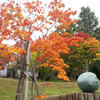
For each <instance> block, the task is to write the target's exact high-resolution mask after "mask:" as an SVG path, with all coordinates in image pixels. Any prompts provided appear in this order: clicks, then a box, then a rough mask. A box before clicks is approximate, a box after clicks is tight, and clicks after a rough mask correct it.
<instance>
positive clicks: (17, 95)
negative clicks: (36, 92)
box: [15, 56, 25, 100]
mask: <svg viewBox="0 0 100 100" xmlns="http://www.w3.org/2000/svg"><path fill="white" fill-rule="evenodd" d="M21 61H22V66H21V70H20V77H19V80H18V86H17V91H16V97H15V100H21V97H20V95H21V94H20V93H22V91H23V89H22V88H23V87H22V86H24V79H25V74H24V67H25V56H22V57H21ZM22 98H23V97H22ZM22 100H24V99H22Z"/></svg>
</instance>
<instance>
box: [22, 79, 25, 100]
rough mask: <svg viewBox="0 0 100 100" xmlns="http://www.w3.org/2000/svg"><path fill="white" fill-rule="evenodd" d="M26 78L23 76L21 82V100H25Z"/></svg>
mask: <svg viewBox="0 0 100 100" xmlns="http://www.w3.org/2000/svg"><path fill="white" fill-rule="evenodd" d="M24 80H25V77H23V79H22V82H21V100H24Z"/></svg>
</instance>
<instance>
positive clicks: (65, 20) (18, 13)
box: [0, 0, 77, 100]
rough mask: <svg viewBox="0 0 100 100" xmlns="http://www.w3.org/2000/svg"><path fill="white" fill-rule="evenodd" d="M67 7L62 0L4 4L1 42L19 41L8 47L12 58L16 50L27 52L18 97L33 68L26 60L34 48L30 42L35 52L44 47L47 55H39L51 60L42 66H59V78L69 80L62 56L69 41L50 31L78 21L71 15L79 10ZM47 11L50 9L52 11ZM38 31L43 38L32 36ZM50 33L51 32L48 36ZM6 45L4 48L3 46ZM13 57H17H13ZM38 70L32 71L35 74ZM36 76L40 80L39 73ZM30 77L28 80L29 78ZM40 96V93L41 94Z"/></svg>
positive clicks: (0, 18)
mask: <svg viewBox="0 0 100 100" xmlns="http://www.w3.org/2000/svg"><path fill="white" fill-rule="evenodd" d="M64 7H65V5H64V3H62V0H54V1H52V2H50V4H48V5H44V4H42V2H41V1H39V0H36V1H32V2H28V1H27V2H23V3H22V4H20V3H17V2H16V1H14V0H8V1H7V2H6V3H5V2H4V3H2V4H1V5H0V43H1V45H2V46H3V44H2V41H3V40H13V41H15V42H16V44H15V45H13V46H11V47H10V49H8V47H7V50H8V51H7V52H6V51H5V54H6V57H8V58H9V55H10V56H12V54H14V53H17V54H18V55H23V56H21V57H22V58H21V60H22V67H21V73H22V74H21V76H20V79H19V83H18V90H17V93H16V94H17V95H16V100H19V99H18V98H20V93H21V92H20V91H19V87H20V86H21V84H22V83H23V79H24V78H23V71H24V69H27V67H29V64H28V63H29V62H27V67H25V62H24V60H25V56H26V52H27V55H28V54H29V51H30V48H29V49H27V48H28V47H29V45H31V51H34V50H35V51H39V49H42V50H43V52H44V55H42V57H38V60H39V61H41V62H42V61H43V60H44V59H45V58H47V57H48V61H46V62H45V63H43V64H41V66H44V67H45V66H47V65H48V67H52V68H53V69H56V70H57V71H58V72H59V74H58V78H62V79H64V80H67V81H69V79H68V77H67V76H66V72H65V71H64V67H66V68H68V67H69V66H68V65H66V64H64V61H63V60H62V59H61V58H60V55H59V54H60V53H62V52H63V53H68V52H69V48H68V43H67V42H66V40H65V39H64V38H63V37H62V36H59V35H58V34H57V33H55V32H50V31H51V29H52V28H55V29H56V28H57V27H58V26H59V27H60V28H61V29H62V30H65V29H66V28H68V27H69V25H71V24H73V23H74V22H76V21H77V20H76V19H75V20H72V19H71V18H70V16H71V15H75V14H76V12H75V11H71V9H68V10H64V9H63V8H64ZM46 10H48V13H47V11H46ZM36 31H37V32H41V34H42V38H40V39H38V40H36V41H33V40H32V38H31V36H32V35H34V34H35V32H36ZM49 33H51V34H50V35H49V36H48V34H49ZM69 42H73V41H69ZM76 42H77V41H76ZM2 46H1V47H0V48H1V49H2ZM5 49H6V48H5ZM9 52H10V53H9ZM2 56H3V58H4V57H5V55H2ZM28 56H29V55H28ZM10 58H11V59H12V60H14V58H13V57H10ZM41 58H42V59H41ZM34 70H35V69H34ZM34 70H33V72H32V73H34ZM33 77H34V78H35V79H36V77H35V76H33ZM26 80H28V79H27V78H26ZM32 81H33V80H32ZM21 82H22V83H21ZM35 83H36V80H35ZM27 84H28V83H27ZM36 86H37V84H36ZM21 87H22V86H21ZM31 92H32V91H31ZM26 93H27V91H26ZM38 96H40V95H39V93H38ZM22 98H23V95H22ZM27 98H28V93H27V94H25V100H27Z"/></svg>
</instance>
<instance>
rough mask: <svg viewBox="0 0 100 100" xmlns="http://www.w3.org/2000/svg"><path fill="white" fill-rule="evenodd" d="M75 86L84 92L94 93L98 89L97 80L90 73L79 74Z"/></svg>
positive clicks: (94, 75)
mask: <svg viewBox="0 0 100 100" xmlns="http://www.w3.org/2000/svg"><path fill="white" fill-rule="evenodd" d="M77 84H78V86H79V88H80V89H81V90H83V91H84V92H94V91H96V90H97V89H98V88H99V80H98V78H97V76H96V74H94V73H92V72H85V73H83V74H81V75H80V76H79V77H78V79H77Z"/></svg>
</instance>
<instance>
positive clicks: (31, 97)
mask: <svg viewBox="0 0 100 100" xmlns="http://www.w3.org/2000/svg"><path fill="white" fill-rule="evenodd" d="M30 100H34V98H33V77H32V80H31V94H30Z"/></svg>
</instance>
